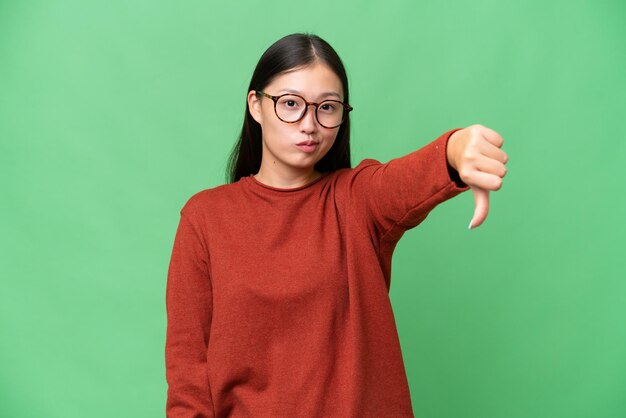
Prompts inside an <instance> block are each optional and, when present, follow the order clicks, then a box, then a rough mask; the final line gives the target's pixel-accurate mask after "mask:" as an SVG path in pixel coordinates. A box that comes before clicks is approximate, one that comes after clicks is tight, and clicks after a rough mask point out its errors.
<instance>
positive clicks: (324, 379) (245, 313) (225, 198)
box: [165, 128, 469, 418]
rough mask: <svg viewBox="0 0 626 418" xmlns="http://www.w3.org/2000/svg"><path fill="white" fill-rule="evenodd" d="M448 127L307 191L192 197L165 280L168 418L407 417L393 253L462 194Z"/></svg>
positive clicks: (265, 189) (255, 187)
mask: <svg viewBox="0 0 626 418" xmlns="http://www.w3.org/2000/svg"><path fill="white" fill-rule="evenodd" d="M458 129H459V128H457V129H453V130H450V131H448V132H446V133H445V134H443V135H441V136H440V137H439V138H437V139H436V140H434V141H432V142H430V143H429V144H427V145H425V146H424V147H422V148H421V149H418V150H416V151H413V152H411V153H409V154H407V155H404V156H402V157H399V158H395V159H392V160H390V161H389V162H387V163H385V164H382V163H381V162H379V161H377V160H375V159H364V160H362V161H361V162H360V163H359V164H358V165H357V166H356V167H354V168H342V169H339V170H335V171H331V172H327V173H324V175H323V176H322V177H320V178H318V179H316V180H314V181H312V182H310V183H308V184H306V185H304V186H300V187H295V188H290V189H283V188H276V187H272V186H269V185H266V184H263V183H261V182H260V181H259V180H257V179H256V178H255V177H253V176H252V175H250V176H247V177H242V178H241V179H239V180H238V181H237V182H234V183H231V184H225V185H221V186H218V187H214V188H211V189H206V190H203V191H200V192H198V193H196V194H194V195H193V196H191V197H190V198H189V200H188V201H187V202H186V203H185V205H184V206H183V208H182V209H181V211H180V222H179V224H178V229H177V231H176V236H175V238H174V244H173V249H172V254H171V259H170V264H169V269H168V274H167V289H166V308H167V335H166V343H165V363H166V379H167V383H168V391H167V402H166V413H167V416H168V417H170V418H200V417H227V416H228V417H307V418H315V417H342V418H346V417H360V418H362V417H376V418H381V417H394V418H398V417H412V416H413V410H412V405H411V397H410V393H409V386H408V381H407V376H406V372H405V368H404V363H403V358H402V353H401V350H400V342H399V339H398V333H397V329H396V324H395V318H394V314H393V310H392V306H391V303H390V299H389V288H390V283H391V257H392V253H393V251H394V247H395V246H396V244H397V242H398V240H399V239H400V238H401V237H402V235H403V234H404V233H405V232H406V231H407V230H409V229H411V228H414V227H415V226H417V225H418V224H419V223H421V222H422V221H423V220H424V218H425V217H426V216H427V215H428V213H429V212H430V211H431V210H432V209H433V208H434V207H435V206H437V205H438V204H439V203H442V202H444V201H445V200H447V199H450V198H451V197H453V196H456V195H457V194H459V193H461V192H463V191H465V190H467V189H468V188H469V187H468V186H467V185H465V184H463V183H462V182H461V180H460V179H459V178H458V177H454V174H457V176H458V173H456V172H455V171H454V170H452V169H451V168H450V166H449V165H448V163H447V158H446V146H447V141H448V139H449V137H450V135H451V134H452V133H453V132H455V131H456V130H458Z"/></svg>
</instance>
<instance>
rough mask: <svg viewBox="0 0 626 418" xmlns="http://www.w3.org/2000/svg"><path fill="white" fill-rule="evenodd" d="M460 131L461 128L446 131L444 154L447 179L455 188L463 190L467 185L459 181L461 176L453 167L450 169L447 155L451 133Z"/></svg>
mask: <svg viewBox="0 0 626 418" xmlns="http://www.w3.org/2000/svg"><path fill="white" fill-rule="evenodd" d="M461 129H463V128H456V129H452V130H451V131H448V132H449V134H448V135H447V137H446V154H445V155H446V167H447V168H448V177H449V178H450V181H453V182H454V183H455V184H456V186H457V187H459V188H463V189H465V188H467V187H468V186H467V184H465V183H464V182H463V180H461V176H459V172H458V171H456V170H455V169H454V167H452V166H451V165H450V163H449V162H448V153H447V150H448V141H450V137H451V136H452V134H453V133H455V132H456V131H460V130H461Z"/></svg>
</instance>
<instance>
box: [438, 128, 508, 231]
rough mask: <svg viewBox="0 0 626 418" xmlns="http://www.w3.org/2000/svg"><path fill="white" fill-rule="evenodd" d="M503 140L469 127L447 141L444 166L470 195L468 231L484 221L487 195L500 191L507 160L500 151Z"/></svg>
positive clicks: (487, 131)
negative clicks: (445, 164)
mask: <svg viewBox="0 0 626 418" xmlns="http://www.w3.org/2000/svg"><path fill="white" fill-rule="evenodd" d="M503 143H504V140H503V139H502V137H501V136H500V135H498V133H497V132H496V131H494V130H491V129H489V128H487V127H485V126H482V125H471V126H468V127H467V128H464V129H461V130H459V131H456V132H454V133H453V134H452V136H451V137H450V139H449V140H448V147H447V149H446V156H447V157H448V164H450V166H452V167H453V168H454V169H455V170H456V171H457V172H458V173H459V177H460V178H461V180H462V181H463V182H464V183H465V184H467V185H468V186H470V188H471V190H472V193H473V194H474V203H475V209H474V216H473V217H472V220H471V221H470V225H469V228H470V229H472V228H476V227H477V226H479V225H481V224H482V223H483V222H484V221H485V219H486V218H487V213H488V212H489V192H490V191H491V190H500V187H502V178H503V177H504V176H505V175H506V172H507V169H506V167H505V166H504V165H505V164H506V163H507V161H508V159H509V158H508V156H507V155H506V153H505V152H504V151H502V149H501V148H502V144H503Z"/></svg>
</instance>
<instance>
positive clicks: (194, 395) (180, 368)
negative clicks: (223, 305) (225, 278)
mask: <svg viewBox="0 0 626 418" xmlns="http://www.w3.org/2000/svg"><path fill="white" fill-rule="evenodd" d="M192 218H193V217H192V216H190V215H187V214H185V212H184V209H183V211H181V217H180V223H179V225H178V229H177V231H176V238H175V239H174V246H173V249H172V257H171V260H170V264H169V270H168V275H167V289H166V307H167V336H166V343H165V366H166V379H167V383H168V390H167V403H166V415H167V417H168V418H208V417H214V412H213V402H212V399H211V390H210V387H209V380H208V373H207V346H208V342H209V330H210V327H211V318H212V288H211V281H210V277H209V258H208V251H207V248H206V245H205V243H204V240H203V239H202V235H201V234H200V232H199V229H198V228H197V227H196V226H195V225H194V224H193V222H192Z"/></svg>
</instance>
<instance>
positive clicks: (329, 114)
mask: <svg viewBox="0 0 626 418" xmlns="http://www.w3.org/2000/svg"><path fill="white" fill-rule="evenodd" d="M343 110H344V109H343V104H342V103H341V102H338V101H336V100H326V101H324V102H322V103H320V106H319V108H318V109H317V120H318V121H319V123H320V124H321V125H323V126H325V127H327V128H334V127H336V126H339V125H341V122H342V121H343Z"/></svg>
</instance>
